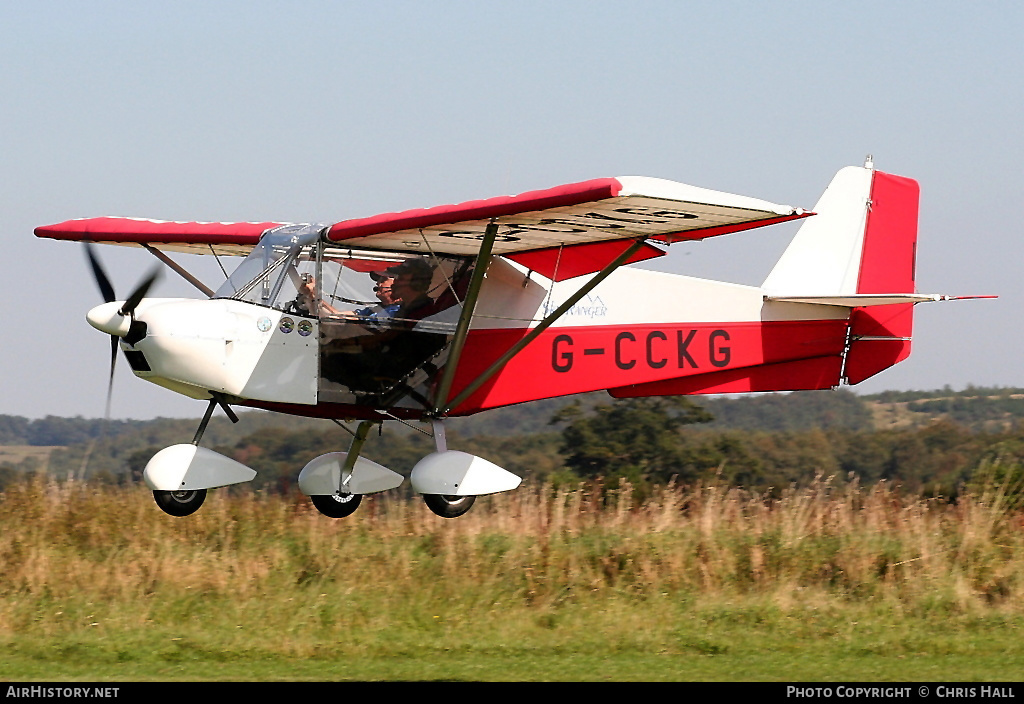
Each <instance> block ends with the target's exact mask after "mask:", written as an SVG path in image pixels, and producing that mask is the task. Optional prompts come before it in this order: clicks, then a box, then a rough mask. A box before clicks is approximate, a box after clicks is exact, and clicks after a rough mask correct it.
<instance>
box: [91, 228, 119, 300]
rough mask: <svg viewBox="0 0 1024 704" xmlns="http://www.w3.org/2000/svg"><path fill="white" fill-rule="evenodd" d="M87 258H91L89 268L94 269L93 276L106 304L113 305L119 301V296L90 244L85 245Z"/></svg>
mask: <svg viewBox="0 0 1024 704" xmlns="http://www.w3.org/2000/svg"><path fill="white" fill-rule="evenodd" d="M85 256H86V257H88V258H89V266H90V267H91V268H92V276H93V278H94V279H96V285H97V286H99V287H100V294H101V295H102V296H103V300H104V302H106V303H112V302H113V301H116V300H117V296H116V295H114V287H113V286H112V285H111V283H110V279H109V278H108V277H107V273H106V272H105V271H103V267H102V266H100V262H99V260H98V259H97V258H96V255H95V254H93V252H92V245H91V244H89V243H88V242H86V243H85Z"/></svg>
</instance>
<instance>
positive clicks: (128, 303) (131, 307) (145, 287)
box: [121, 268, 160, 315]
mask: <svg viewBox="0 0 1024 704" xmlns="http://www.w3.org/2000/svg"><path fill="white" fill-rule="evenodd" d="M159 278H160V269H159V268H157V269H154V270H153V272H152V273H151V274H150V275H149V276H147V277H146V279H145V281H143V282H142V283H141V284H139V285H138V286H136V287H135V290H134V291H132V292H131V295H129V296H128V298H127V299H126V300H125V302H124V305H123V306H121V315H131V314H132V313H133V312H134V311H135V308H136V306H138V305H139V303H140V302H141V301H142V299H143V298H145V297H146V294H147V293H148V292H149V289H150V287H151V286H152V285H153V284H154V283H156V280H157V279H159Z"/></svg>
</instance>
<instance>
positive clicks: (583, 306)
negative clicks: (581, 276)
mask: <svg viewBox="0 0 1024 704" xmlns="http://www.w3.org/2000/svg"><path fill="white" fill-rule="evenodd" d="M557 308H558V306H556V305H554V304H552V303H550V302H549V303H547V304H546V305H545V306H544V317H547V316H549V315H551V313H552V312H553V311H555V310H556V309H557ZM607 314H608V306H606V305H605V303H604V301H603V300H601V297H600V296H595V295H589V294H588V295H587V296H585V297H584V298H583V299H582V300H581V301H580V302H579V303H577V304H576V305H574V306H573V307H572V308H570V309H569V310H567V311H566V312H565V313H564V314H563V315H564V316H566V317H577V318H603V317H604V316H605V315H607Z"/></svg>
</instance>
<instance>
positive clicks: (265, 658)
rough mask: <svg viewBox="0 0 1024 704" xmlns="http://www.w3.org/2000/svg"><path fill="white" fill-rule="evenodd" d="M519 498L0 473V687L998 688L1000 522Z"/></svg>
mask: <svg viewBox="0 0 1024 704" xmlns="http://www.w3.org/2000/svg"><path fill="white" fill-rule="evenodd" d="M606 498H607V499H608V500H605V501H602V500H600V499H599V498H598V492H596V491H595V490H594V489H592V488H589V489H588V488H583V487H581V488H578V489H576V490H571V491H566V490H562V491H555V490H552V489H551V488H550V487H533V488H523V489H520V490H519V491H517V492H514V493H512V494H508V495H500V496H496V497H491V498H488V499H486V500H480V501H478V502H477V505H476V507H474V509H473V510H472V511H471V512H470V513H469V514H467V515H466V516H464V517H462V518H459V519H456V520H444V519H440V518H437V517H435V516H434V515H433V514H431V513H429V512H428V511H427V509H426V508H425V507H424V506H422V504H421V502H419V501H412V502H406V501H404V500H400V499H397V498H388V497H386V496H379V497H372V498H370V499H367V500H365V501H364V503H363V506H361V507H360V509H359V511H358V512H357V513H356V514H355V515H354V516H352V517H350V518H348V519H342V520H331V519H328V518H325V517H323V516H320V515H319V514H318V513H316V512H315V511H314V510H313V509H312V508H311V506H309V505H308V502H307V501H306V500H305V499H304V498H296V499H288V498H282V497H276V496H263V495H255V494H240V495H231V494H230V493H229V492H227V491H223V490H222V491H215V492H211V495H210V498H208V499H207V503H206V505H204V507H203V508H202V509H201V510H200V511H199V512H198V513H197V514H195V515H193V516H191V517H188V518H184V519H174V518H171V517H168V516H165V515H164V514H162V513H160V512H159V510H158V509H157V508H156V506H155V504H153V501H152V498H151V496H150V494H149V492H148V491H146V490H144V489H142V488H137V489H116V488H107V487H100V486H90V485H86V484H82V483H55V482H49V481H46V480H45V479H42V478H36V479H34V480H33V481H31V482H25V483H24V484H19V485H14V486H12V487H10V488H9V490H8V491H7V492H6V494H4V495H3V496H2V500H0V517H2V521H3V524H2V525H3V526H4V529H3V531H2V535H0V654H2V657H0V678H2V679H6V680H17V681H28V680H49V681H70V680H84V681H115V680H121V681H154V680H155V681H169V680H209V681H212V680H231V681H254V680H265V681H273V680H317V681H320V680H477V681H479V680H484V681H488V680H502V681H510V680H559V681H566V680H568V681H595V680H597V681H599V680H614V681H638V680H639V681H651V680H670V681H781V682H786V681H943V682H950V681H967V680H973V681H989V682H992V681H1019V680H1021V679H1024V638H1022V637H1021V636H1022V633H1024V599H1022V596H1024V531H1022V524H1021V516H1020V515H1019V513H1017V512H1016V511H1015V510H1011V509H1012V505H1011V502H1010V501H1008V497H1007V496H1006V495H1005V492H1004V491H1003V490H1002V489H1001V488H1000V487H989V488H987V489H980V490H979V493H977V494H975V495H969V496H964V497H961V499H960V500H959V501H958V502H957V504H956V505H952V504H948V503H946V502H944V501H942V500H938V499H935V500H922V499H919V498H916V497H913V498H911V497H906V496H903V495H901V494H900V492H898V491H897V490H895V489H893V488H892V487H889V486H887V485H885V484H880V485H878V486H876V487H872V488H865V487H861V486H859V485H858V484H856V483H855V482H832V481H826V480H822V481H818V482H816V483H814V484H813V485H811V486H809V487H806V488H803V489H799V490H798V489H792V490H790V491H788V492H785V493H784V494H783V495H782V496H781V498H778V499H774V500H772V499H768V498H767V497H762V496H752V495H749V494H746V493H744V492H742V491H739V490H735V489H732V490H730V489H728V488H726V487H720V486H705V487H699V488H696V489H681V488H674V487H670V488H667V489H665V490H663V491H660V492H658V493H657V494H655V495H654V496H653V497H651V498H650V499H648V500H647V501H645V502H644V503H643V504H642V505H634V503H633V501H632V499H631V496H630V495H629V493H628V491H623V492H621V493H620V494H618V495H616V496H611V497H606Z"/></svg>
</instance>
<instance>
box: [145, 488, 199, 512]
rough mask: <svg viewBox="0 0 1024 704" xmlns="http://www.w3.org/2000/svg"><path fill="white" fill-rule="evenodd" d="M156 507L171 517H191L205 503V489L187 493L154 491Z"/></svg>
mask: <svg viewBox="0 0 1024 704" xmlns="http://www.w3.org/2000/svg"><path fill="white" fill-rule="evenodd" d="M153 498H154V499H156V505H157V506H159V507H160V510H162V511H163V512H164V513H166V514H169V515H171V516H179V517H181V516H191V515H192V514H193V513H195V512H196V511H198V510H199V507H200V506H202V505H203V502H204V501H206V489H190V490H187V491H154V492H153Z"/></svg>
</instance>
